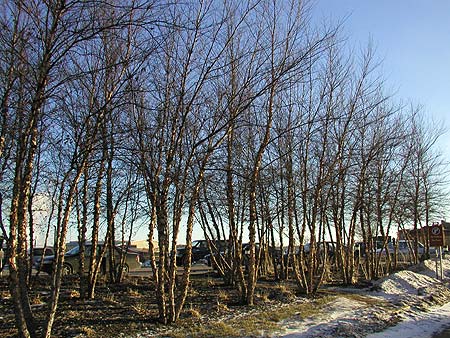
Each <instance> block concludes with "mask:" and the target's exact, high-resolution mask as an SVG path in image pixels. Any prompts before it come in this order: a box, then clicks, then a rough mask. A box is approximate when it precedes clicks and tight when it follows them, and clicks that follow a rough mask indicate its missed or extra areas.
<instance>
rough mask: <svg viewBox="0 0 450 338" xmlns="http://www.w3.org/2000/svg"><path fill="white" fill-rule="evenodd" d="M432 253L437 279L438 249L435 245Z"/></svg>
mask: <svg viewBox="0 0 450 338" xmlns="http://www.w3.org/2000/svg"><path fill="white" fill-rule="evenodd" d="M434 255H435V258H434V261H435V263H436V278H438V279H439V273H438V259H439V258H438V256H439V252H438V249H437V248H436V247H434Z"/></svg>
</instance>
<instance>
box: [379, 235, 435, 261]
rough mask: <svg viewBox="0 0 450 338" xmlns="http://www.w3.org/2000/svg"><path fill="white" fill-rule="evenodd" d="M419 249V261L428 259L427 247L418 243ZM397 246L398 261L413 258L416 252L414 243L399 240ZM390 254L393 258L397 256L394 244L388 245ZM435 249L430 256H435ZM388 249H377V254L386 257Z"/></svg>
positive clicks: (431, 249)
mask: <svg viewBox="0 0 450 338" xmlns="http://www.w3.org/2000/svg"><path fill="white" fill-rule="evenodd" d="M417 245H418V247H417V254H418V256H419V259H421V260H423V259H425V258H426V257H425V256H426V249H425V246H424V245H423V244H422V243H420V242H418V243H417ZM396 246H397V257H398V259H404V260H407V259H409V258H411V257H412V255H413V250H414V242H413V241H407V240H398V241H397V243H396ZM387 247H388V250H389V253H390V255H391V256H393V255H394V254H395V250H396V249H395V246H394V244H393V243H392V242H389V243H388V244H387ZM435 252H436V251H435V249H434V248H430V252H429V253H430V254H435ZM386 253H387V252H386V248H384V247H383V248H380V249H377V254H378V255H381V256H385V255H386Z"/></svg>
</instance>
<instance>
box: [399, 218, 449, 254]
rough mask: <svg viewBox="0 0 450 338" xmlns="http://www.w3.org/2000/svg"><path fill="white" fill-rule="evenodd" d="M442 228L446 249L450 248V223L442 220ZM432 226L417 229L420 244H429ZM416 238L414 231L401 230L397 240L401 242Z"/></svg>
mask: <svg viewBox="0 0 450 338" xmlns="http://www.w3.org/2000/svg"><path fill="white" fill-rule="evenodd" d="M441 224H442V228H443V229H444V247H445V248H450V222H446V221H444V220H441ZM430 228H431V226H424V227H421V228H419V229H417V232H418V238H419V242H421V243H423V244H426V243H428V233H429V230H430ZM415 237H416V232H415V231H414V229H402V230H399V232H398V234H397V238H398V239H399V240H411V239H413V238H415Z"/></svg>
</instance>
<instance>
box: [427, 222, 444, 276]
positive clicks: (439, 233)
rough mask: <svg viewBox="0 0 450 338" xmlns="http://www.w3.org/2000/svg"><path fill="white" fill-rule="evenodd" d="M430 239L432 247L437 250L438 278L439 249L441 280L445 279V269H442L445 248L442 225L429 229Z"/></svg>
mask: <svg viewBox="0 0 450 338" xmlns="http://www.w3.org/2000/svg"><path fill="white" fill-rule="evenodd" d="M428 235H429V238H430V246H433V247H434V248H435V249H436V278H439V274H438V263H437V262H438V260H437V256H438V248H439V264H440V275H441V276H440V277H441V278H440V279H443V277H444V276H443V269H442V247H443V246H444V230H443V229H442V224H439V223H435V224H433V225H432V226H431V227H430V228H429V233H428Z"/></svg>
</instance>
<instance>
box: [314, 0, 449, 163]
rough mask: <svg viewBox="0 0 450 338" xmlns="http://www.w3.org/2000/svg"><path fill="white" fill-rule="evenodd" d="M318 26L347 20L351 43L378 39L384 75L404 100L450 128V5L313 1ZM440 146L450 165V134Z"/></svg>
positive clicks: (420, 0)
mask: <svg viewBox="0 0 450 338" xmlns="http://www.w3.org/2000/svg"><path fill="white" fill-rule="evenodd" d="M312 5H313V15H314V18H315V19H317V20H321V19H327V20H331V21H332V22H338V21H340V20H342V19H345V22H344V27H343V31H344V34H345V35H346V37H347V38H348V42H349V43H350V44H351V45H352V46H355V47H356V48H358V47H364V46H366V45H367V43H368V41H369V40H370V39H372V41H373V43H374V45H375V47H376V51H377V56H378V57H379V58H380V59H381V60H382V61H383V62H382V65H383V74H384V75H385V78H386V80H387V82H386V84H387V86H388V88H389V89H392V90H395V91H396V93H397V98H398V99H404V100H410V101H411V102H413V103H414V104H422V105H423V106H424V110H425V112H426V114H427V116H428V117H429V118H430V119H433V120H434V121H435V122H437V123H438V124H439V125H442V124H444V125H445V126H446V130H447V129H449V127H450V0H391V1H388V0H376V1H375V0H312ZM439 146H440V148H441V150H442V151H443V154H444V156H445V159H446V161H449V162H450V131H447V132H446V134H445V135H443V136H442V137H441V140H440V143H439Z"/></svg>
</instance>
